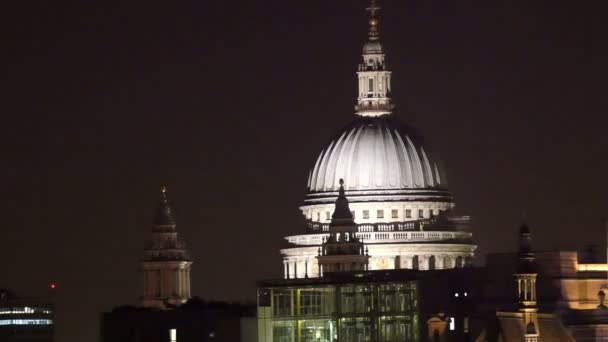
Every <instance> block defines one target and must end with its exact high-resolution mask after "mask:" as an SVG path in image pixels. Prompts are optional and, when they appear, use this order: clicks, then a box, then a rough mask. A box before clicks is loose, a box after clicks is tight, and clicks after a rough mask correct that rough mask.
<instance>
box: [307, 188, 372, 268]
mask: <svg viewBox="0 0 608 342" xmlns="http://www.w3.org/2000/svg"><path fill="white" fill-rule="evenodd" d="M319 252H320V253H319V255H318V256H317V260H318V262H319V269H320V272H321V274H323V273H325V272H343V271H364V270H367V265H368V261H369V255H368V254H366V250H365V249H364V244H363V242H362V241H361V240H360V239H359V238H358V237H357V225H356V224H355V221H354V220H353V214H352V213H351V212H350V207H349V205H348V199H347V198H346V194H345V192H344V180H342V179H340V190H339V191H338V198H337V199H336V207H335V209H334V213H333V215H332V218H331V223H330V224H329V238H328V239H327V240H324V241H323V243H322V244H321V248H320V250H319Z"/></svg>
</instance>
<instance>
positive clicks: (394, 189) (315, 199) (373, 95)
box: [281, 0, 477, 279]
mask: <svg viewBox="0 0 608 342" xmlns="http://www.w3.org/2000/svg"><path fill="white" fill-rule="evenodd" d="M379 9H380V8H379V7H378V6H377V4H376V2H375V1H373V0H372V3H371V6H370V7H368V11H369V12H370V14H371V18H370V21H369V24H370V28H369V34H368V39H367V42H366V43H365V45H364V47H363V53H362V56H361V57H362V59H361V62H360V63H359V65H358V66H357V85H358V86H357V89H358V93H357V102H356V104H355V108H354V110H355V111H354V112H355V113H354V114H355V115H354V118H353V119H352V121H351V122H350V124H348V126H346V127H345V128H343V129H342V130H340V131H339V132H338V134H336V135H335V136H334V138H333V139H331V140H330V141H329V142H328V143H327V145H325V146H326V147H325V148H323V150H322V151H321V153H320V154H319V156H318V157H317V159H316V162H315V164H314V166H313V168H312V169H311V170H310V172H309V174H308V193H307V194H306V197H305V198H304V202H303V203H302V205H301V206H300V210H301V211H302V214H303V215H304V218H305V222H306V225H305V230H304V231H302V233H301V234H298V235H290V236H287V237H285V239H286V240H287V241H288V242H289V246H288V247H287V248H284V249H282V250H281V254H282V255H283V268H284V271H283V272H284V276H285V278H287V279H290V278H314V277H319V276H322V274H323V271H322V270H323V267H324V266H323V265H320V260H319V248H320V247H322V246H323V245H324V243H325V242H326V241H327V239H328V238H329V236H330V233H331V229H330V227H331V224H332V217H333V216H334V215H335V214H336V210H338V209H337V208H336V198H337V197H339V196H345V197H346V198H348V209H347V210H349V211H350V215H349V216H351V217H352V220H353V221H354V222H355V224H356V229H357V231H356V232H355V237H356V238H357V239H360V240H361V241H363V242H364V243H365V247H366V255H368V256H369V260H368V267H369V269H370V270H385V269H417V270H435V269H449V268H456V267H464V266H468V265H470V264H471V260H472V258H473V256H474V253H475V249H476V248H477V246H475V244H474V241H473V239H472V237H473V236H472V233H471V232H470V231H469V227H468V226H469V217H468V216H456V215H455V214H454V211H453V209H454V207H455V203H454V198H453V196H452V194H451V193H450V192H449V191H448V189H447V182H446V178H445V175H444V173H443V171H442V169H441V166H440V165H439V162H438V160H437V156H435V155H434V154H432V153H431V151H430V149H429V145H428V144H427V143H426V142H425V140H424V139H423V138H422V136H420V135H419V134H418V133H416V131H415V130H414V129H413V128H411V127H410V126H408V125H406V124H404V123H402V122H401V121H399V120H398V119H397V117H396V116H395V114H394V111H393V110H394V108H395V104H394V103H393V99H392V96H391V95H392V89H391V78H392V72H391V70H390V69H389V68H388V65H387V63H386V58H385V57H386V55H385V53H384V51H383V47H382V44H381V43H380V36H379V34H378V19H377V18H376V16H375V14H376V12H377V11H378V10H379ZM340 179H343V180H344V188H343V189H341V188H340Z"/></svg>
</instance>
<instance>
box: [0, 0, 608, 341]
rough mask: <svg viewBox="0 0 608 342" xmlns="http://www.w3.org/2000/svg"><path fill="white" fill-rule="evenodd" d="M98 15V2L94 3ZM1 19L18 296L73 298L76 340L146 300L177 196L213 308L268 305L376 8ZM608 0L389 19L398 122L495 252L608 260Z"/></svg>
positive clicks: (473, 7) (44, 10)
mask: <svg viewBox="0 0 608 342" xmlns="http://www.w3.org/2000/svg"><path fill="white" fill-rule="evenodd" d="M85 3H86V4H85ZM102 3H103V2H101V1H97V2H96V1H86V2H85V1H82V2H81V4H80V5H76V4H67V3H61V2H59V1H39V2H34V1H28V2H22V4H21V5H16V6H13V7H10V8H6V7H7V6H6V5H4V6H5V8H3V9H2V10H1V11H0V12H2V13H3V14H2V16H4V17H5V18H3V19H2V18H0V19H2V20H0V22H1V24H0V25H1V26H0V27H1V28H2V29H1V32H2V36H3V37H2V40H1V41H2V53H1V57H0V59H2V64H1V65H2V76H1V78H2V82H1V84H2V86H3V90H2V107H0V108H1V112H2V118H3V120H2V122H3V134H2V140H4V142H2V144H1V146H2V164H3V165H2V168H1V174H0V175H1V176H2V179H3V183H4V184H3V190H2V196H1V202H0V207H1V208H2V217H3V220H4V222H3V225H2V226H3V228H2V234H1V240H0V243H1V247H0V260H2V262H1V265H2V268H1V271H0V286H4V287H9V288H12V289H15V290H16V291H18V292H19V293H21V294H23V295H35V296H42V295H45V293H46V286H47V285H48V283H49V282H51V281H56V282H58V284H59V287H60V290H59V291H57V292H56V294H55V296H56V301H57V304H56V309H57V318H58V324H59V326H58V338H59V341H62V342H63V341H65V342H76V341H95V340H96V339H97V335H98V327H97V324H98V323H97V322H98V315H99V313H100V312H101V311H104V310H110V309H111V308H112V307H113V306H116V305H120V304H129V303H134V302H135V293H136V289H137V286H138V283H137V281H138V275H137V267H138V264H137V263H138V258H139V257H140V256H141V255H142V249H143V245H144V241H145V239H146V238H147V235H146V234H147V229H148V228H149V223H150V221H151V219H152V215H153V211H154V208H155V206H156V203H157V199H158V192H159V188H160V186H161V185H162V184H167V185H168V187H169V195H170V198H171V200H172V202H173V204H174V205H175V206H176V208H177V211H178V220H179V225H178V230H179V232H180V234H181V236H182V237H183V238H184V239H185V240H186V241H187V243H188V245H189V248H190V250H191V252H192V255H193V258H194V261H195V262H194V265H193V275H192V277H193V278H192V281H193V292H194V294H195V295H197V296H200V297H203V298H207V299H229V300H246V299H247V300H253V299H254V298H255V280H256V279H260V278H268V277H275V276H279V275H280V271H281V261H280V256H279V253H278V250H279V248H280V247H281V246H283V245H282V243H283V240H282V237H283V236H285V235H287V234H290V233H297V232H302V230H303V227H302V226H301V225H300V224H301V219H300V214H299V211H298V209H297V207H298V205H299V204H300V203H301V201H302V199H303V197H304V194H305V190H306V189H305V185H306V184H305V183H306V178H307V174H308V170H309V168H311V167H312V166H313V163H314V160H315V158H316V157H317V155H318V153H319V152H320V150H321V148H322V147H323V146H324V144H325V143H326V142H327V141H328V139H329V138H330V137H331V136H332V135H333V134H335V133H336V132H337V131H338V130H339V129H340V128H341V127H342V126H344V125H346V124H347V123H348V121H349V120H350V119H351V118H352V117H353V105H354V102H355V94H356V88H355V87H356V85H355V68H356V64H357V63H358V61H359V59H360V50H361V46H362V44H363V42H364V39H365V35H366V30H367V22H366V20H367V19H366V13H365V12H364V11H363V10H362V8H363V7H365V6H366V1H364V0H361V1H339V0H333V1H327V0H325V1H322V0H309V1H279V0H269V1H244V0H243V1H240V2H238V1H213V2H212V1H205V2H203V1H198V2H188V1H179V2H172V1H162V2H161V1H159V2H154V1H152V2H151V1H146V2H141V3H135V2H129V4H125V2H120V3H117V4H109V3H107V2H106V3H105V4H102ZM606 5H607V4H606V1H605V0H597V1H594V0H586V1H575V0H572V1H523V0H518V1H481V0H478V1H464V2H463V1H429V0H408V1H403V0H386V1H384V2H383V6H384V10H383V11H382V13H381V15H382V16H381V27H380V29H381V34H382V39H383V42H384V44H385V46H386V47H387V48H388V53H389V55H388V58H389V63H390V65H391V68H392V70H393V72H394V74H393V75H394V78H393V88H394V97H395V101H396V103H397V105H398V114H397V115H398V116H399V117H400V118H401V119H402V120H404V121H407V122H408V123H410V124H412V125H414V126H415V127H417V128H418V129H419V130H420V131H421V132H422V133H423V134H424V135H425V136H426V137H427V138H428V139H429V140H430V141H431V142H432V143H433V147H434V149H435V150H436V151H438V152H439V154H440V156H441V159H442V161H443V163H444V164H445V166H446V169H447V173H448V178H449V182H450V190H452V192H453V193H454V194H455V196H456V201H457V209H458V212H459V213H462V214H470V215H472V216H473V220H474V227H473V229H474V236H475V238H476V240H477V242H478V244H479V250H478V251H479V253H480V255H483V254H485V253H487V252H494V251H508V250H512V249H513V248H514V244H515V234H514V232H515V229H516V228H517V226H518V224H519V221H520V218H521V213H522V212H523V211H525V212H527V213H528V219H529V222H530V224H531V226H532V229H533V232H534V234H535V237H536V240H535V244H536V246H537V247H538V248H539V249H549V248H578V247H582V246H584V245H586V244H589V243H600V244H601V243H603V242H602V241H604V233H603V228H602V223H601V219H602V217H606V216H608V211H607V209H608V184H607V182H606V176H607V175H608V158H606V148H607V147H608V136H607V135H606V126H607V124H608V119H607V118H606V114H608V113H607V112H606V107H607V106H606V105H607V103H606V95H605V92H606V79H607V77H606V76H607V75H606V74H607V71H608V70H607V66H606V60H608V51H607V48H606V27H605V25H606V24H605V18H606V10H607V7H608V6H606Z"/></svg>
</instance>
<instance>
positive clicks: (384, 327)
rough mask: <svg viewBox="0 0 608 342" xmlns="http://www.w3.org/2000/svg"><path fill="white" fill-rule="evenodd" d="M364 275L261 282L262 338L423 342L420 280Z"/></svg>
mask: <svg viewBox="0 0 608 342" xmlns="http://www.w3.org/2000/svg"><path fill="white" fill-rule="evenodd" d="M359 276H361V277H362V278H361V279H357V275H356V274H353V275H352V277H351V279H348V278H349V277H346V279H340V280H336V279H333V280H328V279H293V280H281V281H273V282H267V283H263V282H261V283H259V284H258V285H259V286H258V334H259V339H258V341H259V342H335V341H339V342H374V341H378V342H380V341H382V342H384V341H386V342H389V341H419V340H420V324H419V320H420V318H419V316H420V314H419V307H418V282H417V281H416V280H407V281H395V282H374V281H370V279H365V275H364V274H359ZM342 278H344V277H342Z"/></svg>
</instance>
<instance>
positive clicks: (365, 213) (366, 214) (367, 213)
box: [363, 210, 369, 220]
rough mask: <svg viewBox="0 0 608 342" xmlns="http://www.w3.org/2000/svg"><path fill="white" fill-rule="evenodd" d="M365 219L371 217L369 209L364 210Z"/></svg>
mask: <svg viewBox="0 0 608 342" xmlns="http://www.w3.org/2000/svg"><path fill="white" fill-rule="evenodd" d="M363 219H366V220H367V219H369V210H363Z"/></svg>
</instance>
